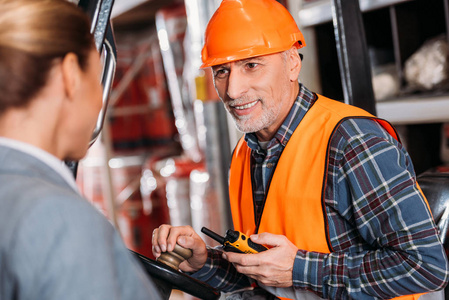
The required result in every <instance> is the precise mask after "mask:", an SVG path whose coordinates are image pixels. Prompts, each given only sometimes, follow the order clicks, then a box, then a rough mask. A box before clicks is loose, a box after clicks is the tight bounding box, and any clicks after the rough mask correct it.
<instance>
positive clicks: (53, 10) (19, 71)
mask: <svg viewBox="0 0 449 300" xmlns="http://www.w3.org/2000/svg"><path fill="white" fill-rule="evenodd" d="M89 29H90V22H89V19H88V18H87V16H86V15H85V14H84V13H83V12H82V11H80V10H79V9H78V8H77V7H76V6H75V5H73V4H71V3H69V2H66V1H64V0H0V299H2V300H9V299H46V300H51V299H95V300H99V299H104V300H111V299H133V300H135V299H159V296H158V292H157V291H156V289H155V287H154V285H153V283H152V282H151V280H150V279H149V278H147V277H146V274H145V273H144V271H143V270H142V268H141V267H140V265H139V263H138V262H136V261H135V260H134V258H133V257H132V256H131V255H130V253H129V251H128V249H127V248H126V247H125V245H124V244H123V242H122V240H121V238H120V236H119V235H118V234H117V232H116V231H115V230H114V228H113V227H112V226H111V225H110V223H109V222H108V221H107V219H106V218H104V217H103V216H102V215H101V214H99V213H98V212H97V211H96V210H95V209H94V208H93V207H92V206H91V205H90V204H89V203H88V202H87V201H86V200H85V199H83V198H82V196H81V195H80V194H79V192H78V190H77V188H76V185H75V181H74V179H73V177H72V175H71V173H70V171H69V169H68V168H67V167H66V166H65V165H64V164H63V161H64V160H79V159H81V158H82V157H83V156H84V155H85V154H86V151H87V149H88V144H89V141H90V138H91V134H92V132H93V129H94V127H95V123H96V120H97V115H98V113H99V111H100V109H101V105H102V104H101V94H102V91H101V85H100V76H101V71H102V67H101V63H100V58H99V54H98V52H97V51H96V49H95V44H94V39H93V36H92V35H91V34H90V32H89V31H90V30H89Z"/></svg>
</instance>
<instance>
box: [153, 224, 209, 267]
mask: <svg viewBox="0 0 449 300" xmlns="http://www.w3.org/2000/svg"><path fill="white" fill-rule="evenodd" d="M152 243H153V255H154V256H155V257H156V258H158V257H159V256H160V255H161V253H162V252H166V251H173V249H174V248H175V244H176V243H177V244H178V245H179V246H181V247H184V248H187V249H192V252H193V255H192V257H191V258H189V259H188V260H185V261H183V262H182V263H181V264H180V265H179V269H181V270H182V271H184V272H195V271H198V270H199V269H201V268H202V267H203V266H204V264H205V263H206V260H207V249H206V244H205V243H204V241H203V240H202V239H201V237H200V236H199V235H198V234H197V233H196V232H195V231H194V230H193V228H192V227H190V226H179V227H172V226H170V225H161V226H159V228H156V229H155V230H154V231H153V239H152Z"/></svg>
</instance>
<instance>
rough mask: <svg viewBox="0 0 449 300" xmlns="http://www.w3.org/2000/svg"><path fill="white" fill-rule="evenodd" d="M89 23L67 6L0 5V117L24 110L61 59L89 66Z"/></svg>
mask: <svg viewBox="0 0 449 300" xmlns="http://www.w3.org/2000/svg"><path fill="white" fill-rule="evenodd" d="M93 47H95V42H94V38H93V36H92V34H91V33H90V20H89V18H88V17H87V15H86V14H85V13H84V12H82V11H81V10H80V9H79V8H78V7H77V6H76V5H74V4H73V3H69V2H67V1H66V0H0V91H1V93H0V113H1V112H4V111H5V110H6V109H8V108H9V107H20V106H25V105H26V104H27V103H28V102H29V101H30V100H31V99H32V98H33V96H35V95H36V94H37V93H38V92H39V91H40V89H41V88H42V87H43V86H45V83H46V81H47V77H48V73H49V71H50V69H51V67H52V66H53V64H54V62H55V61H56V60H57V59H60V58H63V57H64V56H65V55H66V54H68V53H75V54H76V55H77V57H78V62H79V65H80V67H81V68H82V69H83V70H84V69H85V68H86V66H87V61H88V56H89V52H90V50H91V49H92V48H93Z"/></svg>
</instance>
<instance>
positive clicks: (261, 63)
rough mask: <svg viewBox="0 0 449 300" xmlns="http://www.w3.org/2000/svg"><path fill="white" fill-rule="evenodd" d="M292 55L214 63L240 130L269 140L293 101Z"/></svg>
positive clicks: (218, 86)
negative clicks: (290, 66) (290, 65)
mask: <svg viewBox="0 0 449 300" xmlns="http://www.w3.org/2000/svg"><path fill="white" fill-rule="evenodd" d="M288 59H289V58H288V55H287V54H283V53H276V54H270V55H265V56H258V57H254V58H248V59H244V60H239V61H235V62H230V63H226V64H223V65H218V66H214V67H212V70H213V76H214V85H215V89H216V90H217V93H218V95H219V97H220V99H221V100H222V101H223V103H224V105H225V107H226V109H227V110H228V111H229V113H230V114H231V116H232V117H233V119H234V121H235V123H236V126H237V128H238V129H239V130H240V131H242V132H244V133H247V132H255V133H256V134H257V135H258V137H259V139H261V140H269V139H271V138H272V137H273V136H274V134H275V133H276V131H277V130H278V128H279V127H280V126H281V124H282V122H283V121H284V119H285V118H286V116H287V114H288V112H289V111H290V108H291V104H292V103H293V102H292V98H291V97H292V95H291V94H292V91H291V89H292V83H291V81H290V78H289V72H288V65H289V64H288ZM293 97H296V95H294V96H293Z"/></svg>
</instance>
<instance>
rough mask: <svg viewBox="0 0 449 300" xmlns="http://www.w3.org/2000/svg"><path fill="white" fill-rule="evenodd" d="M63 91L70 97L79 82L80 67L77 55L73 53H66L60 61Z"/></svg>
mask: <svg viewBox="0 0 449 300" xmlns="http://www.w3.org/2000/svg"><path fill="white" fill-rule="evenodd" d="M61 68H62V80H63V83H64V91H65V94H66V96H67V97H68V98H69V99H72V98H73V96H74V94H75V92H76V89H77V88H78V86H79V84H80V76H81V69H80V67H79V64H78V57H77V56H76V55H75V54H74V53H68V54H67V55H66V56H65V57H64V59H63V60H62V63H61Z"/></svg>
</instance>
